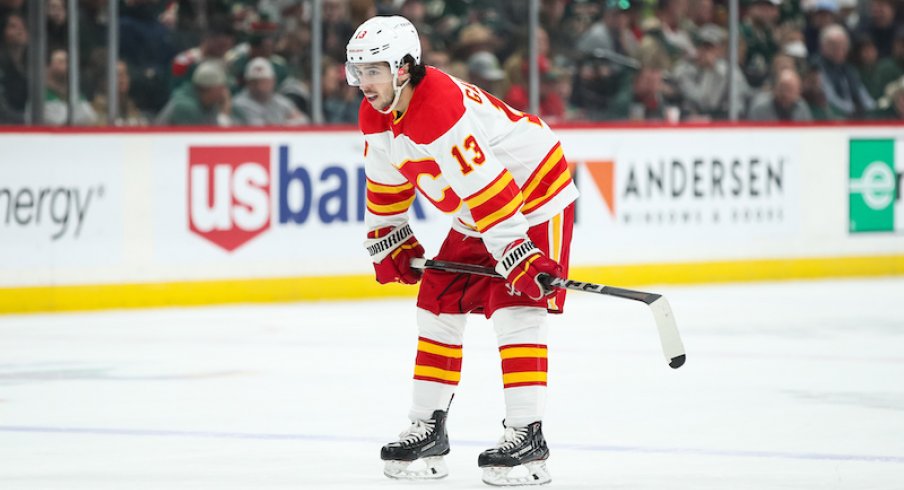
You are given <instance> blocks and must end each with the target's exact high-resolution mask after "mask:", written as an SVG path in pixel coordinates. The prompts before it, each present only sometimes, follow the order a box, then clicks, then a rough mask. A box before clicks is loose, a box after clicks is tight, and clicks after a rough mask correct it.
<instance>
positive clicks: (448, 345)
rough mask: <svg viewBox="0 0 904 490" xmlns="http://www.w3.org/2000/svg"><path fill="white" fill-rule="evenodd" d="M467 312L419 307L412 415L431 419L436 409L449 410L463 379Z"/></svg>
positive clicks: (416, 417)
mask: <svg viewBox="0 0 904 490" xmlns="http://www.w3.org/2000/svg"><path fill="white" fill-rule="evenodd" d="M464 326H465V316H464V315H446V314H443V315H434V314H432V313H430V312H428V311H426V310H421V309H418V330H419V333H420V336H419V337H418V343H417V357H416V358H415V363H414V364H415V365H414V393H413V397H412V405H411V411H410V412H409V414H408V416H409V417H410V418H411V419H412V420H414V419H422V420H426V419H429V418H430V416H431V415H432V414H433V411H434V410H448V408H449V403H450V402H451V400H452V396H453V395H454V394H455V388H456V387H457V386H458V381H459V380H460V379H461V361H462V346H461V344H462V335H463V333H464Z"/></svg>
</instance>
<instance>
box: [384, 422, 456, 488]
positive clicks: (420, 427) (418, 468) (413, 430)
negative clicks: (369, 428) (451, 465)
mask: <svg viewBox="0 0 904 490" xmlns="http://www.w3.org/2000/svg"><path fill="white" fill-rule="evenodd" d="M447 454H449V435H448V434H447V433H446V412H444V411H442V410H437V411H435V412H433V416H432V417H431V418H430V419H429V420H415V421H414V422H412V423H411V425H410V426H409V427H408V428H407V429H406V430H405V431H404V432H402V433H401V434H399V440H398V441H396V442H390V443H389V444H387V445H385V446H383V449H382V450H380V459H382V460H383V461H386V465H385V466H384V468H383V474H385V475H386V476H388V477H390V478H398V479H405V480H421V479H431V480H432V479H436V478H443V477H444V476H447V475H448V474H449V469H448V468H446V462H445V461H444V460H443V456H445V455H447ZM418 461H420V462H422V463H423V465H421V464H420V463H416V464H415V465H414V466H415V468H414V469H412V468H410V466H411V465H412V464H413V463H415V462H418Z"/></svg>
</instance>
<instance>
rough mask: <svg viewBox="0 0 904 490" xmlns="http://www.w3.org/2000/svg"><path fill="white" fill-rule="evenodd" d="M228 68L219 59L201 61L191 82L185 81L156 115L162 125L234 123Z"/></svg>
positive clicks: (221, 124) (222, 124) (224, 124)
mask: <svg viewBox="0 0 904 490" xmlns="http://www.w3.org/2000/svg"><path fill="white" fill-rule="evenodd" d="M231 112H232V111H231V104H230V100H229V89H228V88H227V86H226V70H225V69H224V68H223V64H222V63H221V62H220V61H216V60H206V61H202V62H201V63H200V64H199V65H198V67H197V68H196V69H195V70H194V73H192V77H191V83H187V84H183V85H182V86H181V87H179V88H178V89H176V90H175V91H174V92H173V96H172V97H171V98H170V100H169V102H167V104H166V106H164V108H163V110H161V111H160V114H158V115H157V120H156V124H157V125H160V126H230V125H232V113H231Z"/></svg>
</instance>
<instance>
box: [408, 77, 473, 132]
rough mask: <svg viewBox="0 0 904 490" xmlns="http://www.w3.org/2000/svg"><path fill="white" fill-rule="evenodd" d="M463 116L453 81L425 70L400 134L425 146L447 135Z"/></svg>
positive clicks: (461, 98)
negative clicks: (425, 73) (425, 72)
mask: <svg viewBox="0 0 904 490" xmlns="http://www.w3.org/2000/svg"><path fill="white" fill-rule="evenodd" d="M464 113H465V103H464V95H463V94H462V91H461V88H460V87H459V86H458V84H457V83H455V81H454V80H452V78H451V77H450V76H449V75H447V74H445V73H443V72H442V71H440V70H438V69H436V68H433V67H427V76H425V77H424V79H423V80H422V81H421V83H419V84H418V86H417V87H416V88H415V91H414V95H413V96H412V98H411V103H410V104H409V105H408V113H407V114H405V116H404V117H403V118H402V121H400V123H401V126H402V134H404V135H405V136H408V138H410V139H411V141H413V142H414V143H415V144H419V145H426V144H429V143H432V142H434V141H436V140H437V139H438V138H439V137H440V136H442V135H444V134H446V133H447V132H448V131H449V130H450V129H452V126H454V125H455V123H457V122H458V121H459V119H461V117H462V115H464Z"/></svg>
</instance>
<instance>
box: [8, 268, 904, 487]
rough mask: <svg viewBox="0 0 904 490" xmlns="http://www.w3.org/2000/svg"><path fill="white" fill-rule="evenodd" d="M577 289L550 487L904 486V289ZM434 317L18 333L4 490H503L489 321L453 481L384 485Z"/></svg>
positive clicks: (315, 308) (306, 316)
mask: <svg viewBox="0 0 904 490" xmlns="http://www.w3.org/2000/svg"><path fill="white" fill-rule="evenodd" d="M649 289H650V290H652V291H656V292H660V293H663V294H665V295H666V297H667V298H668V299H669V301H670V303H671V304H672V308H673V310H674V312H675V316H676V318H677V320H678V324H679V328H680V329H681V332H682V335H683V338H684V343H685V346H686V347H687V352H688V361H687V364H686V365H685V366H684V367H683V368H681V369H679V370H672V369H670V368H669V367H668V366H667V364H666V362H665V360H664V358H663V357H662V354H661V353H660V351H659V341H658V339H657V337H656V329H655V326H654V324H653V321H652V315H651V314H650V312H649V310H648V309H647V308H646V307H645V306H644V305H643V304H640V303H635V302H631V301H625V300H620V299H615V298H606V297H601V296H598V295H592V294H581V293H572V294H571V295H570V296H569V300H568V305H567V307H566V310H567V311H566V314H565V315H563V316H562V317H558V318H555V319H554V321H553V324H552V327H551V334H550V340H549V347H550V354H549V355H550V373H549V378H550V385H549V395H550V397H549V405H548V410H547V416H546V418H545V420H544V433H545V435H546V437H547V439H548V440H549V444H550V448H551V450H552V457H551V459H550V462H549V468H550V472H551V473H552V476H553V482H552V488H586V489H597V488H600V489H669V490H681V489H694V490H702V489H720V490H726V489H741V490H744V489H751V490H752V489H756V490H764V489H769V490H771V489H786V488H794V489H817V488H819V489H835V488H838V489H857V490H861V489H888V490H892V489H895V490H898V489H902V488H904V279H874V280H844V281H808V282H776V283H759V284H748V285H713V286H698V287H667V288H665V287H663V288H655V287H654V288H649ZM415 345H416V329H415V325H414V305H413V300H393V301H375V302H347V303H342V302H323V303H298V304H284V305H251V306H244V305H243V306H226V307H206V308H187V309H175V308H174V309H157V310H129V311H115V312H100V313H77V314H49V315H22V316H0V489H13V490H18V489H29V490H30V489H75V490H78V489H92V490H95V489H167V490H170V489H207V488H210V489H276V488H280V489H282V488H285V489H290V488H330V489H357V488H404V489H414V488H428V487H429V488H435V489H457V488H488V487H485V485H483V484H482V483H481V482H480V471H479V469H478V468H477V454H478V453H479V452H480V451H481V450H483V449H485V448H487V447H490V446H492V445H493V444H494V443H495V441H496V439H497V438H498V437H499V436H500V435H501V425H500V422H501V419H502V416H503V405H502V389H501V375H500V369H499V360H498V353H497V350H496V344H495V338H494V336H493V333H492V326H491V324H490V323H488V322H487V321H485V320H483V319H482V318H480V317H474V318H473V319H472V322H471V323H470V325H469V328H468V331H467V333H466V338H465V348H464V353H465V354H464V367H463V373H462V382H461V385H460V386H459V390H458V394H457V395H456V399H455V402H454V403H453V406H452V410H451V412H450V420H449V431H450V436H451V439H452V453H451V454H450V455H449V456H448V457H447V461H448V464H449V469H450V473H451V474H450V476H449V477H448V478H447V479H444V480H441V481H436V482H427V483H422V484H417V483H413V484H412V483H410V482H397V481H392V480H389V479H387V478H385V477H384V476H383V475H382V462H381V461H380V460H379V448H380V446H381V445H382V444H383V443H385V442H387V441H389V440H391V439H393V438H394V437H395V436H396V435H397V434H398V432H400V431H401V430H402V429H403V428H404V427H405V426H406V425H407V421H406V418H405V414H406V413H407V410H408V399H409V390H410V378H411V372H412V369H413V360H414V352H415Z"/></svg>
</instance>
